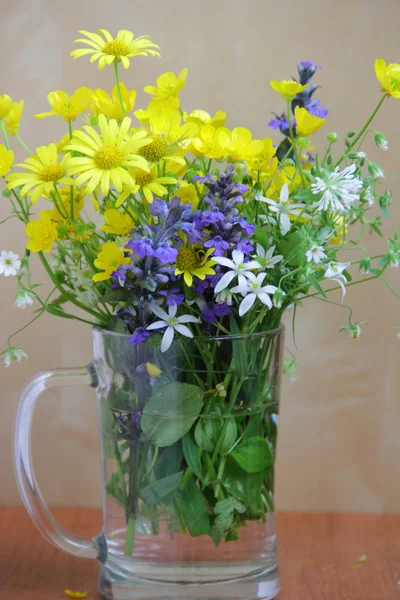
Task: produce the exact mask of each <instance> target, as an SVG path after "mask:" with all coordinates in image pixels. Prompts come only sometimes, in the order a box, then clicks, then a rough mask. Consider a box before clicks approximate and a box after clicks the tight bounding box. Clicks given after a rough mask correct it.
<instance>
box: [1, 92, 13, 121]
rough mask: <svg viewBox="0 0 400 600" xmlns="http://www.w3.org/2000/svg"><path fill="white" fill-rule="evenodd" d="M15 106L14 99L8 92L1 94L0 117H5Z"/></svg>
mask: <svg viewBox="0 0 400 600" xmlns="http://www.w3.org/2000/svg"><path fill="white" fill-rule="evenodd" d="M12 106H13V101H12V98H10V96H8V95H7V94H1V95H0V119H4V117H6V116H7V115H8V113H9V112H10V110H11V109H12Z"/></svg>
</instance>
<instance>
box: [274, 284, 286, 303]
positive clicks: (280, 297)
mask: <svg viewBox="0 0 400 600" xmlns="http://www.w3.org/2000/svg"><path fill="white" fill-rule="evenodd" d="M283 296H285V292H283V291H282V290H281V289H280V288H278V289H277V290H276V292H275V294H274V306H275V307H276V308H281V306H282V302H283Z"/></svg>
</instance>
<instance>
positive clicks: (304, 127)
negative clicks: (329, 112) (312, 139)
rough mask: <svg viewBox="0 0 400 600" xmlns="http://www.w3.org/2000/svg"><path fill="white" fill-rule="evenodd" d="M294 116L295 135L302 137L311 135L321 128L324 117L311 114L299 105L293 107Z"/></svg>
mask: <svg viewBox="0 0 400 600" xmlns="http://www.w3.org/2000/svg"><path fill="white" fill-rule="evenodd" d="M294 116H295V119H296V135H300V136H304V137H308V136H309V135H312V134H313V133H315V132H316V131H318V129H321V127H322V126H323V124H324V123H325V119H321V118H320V117H316V116H314V115H312V114H311V113H309V112H308V110H307V109H305V108H300V106H296V108H295V109H294Z"/></svg>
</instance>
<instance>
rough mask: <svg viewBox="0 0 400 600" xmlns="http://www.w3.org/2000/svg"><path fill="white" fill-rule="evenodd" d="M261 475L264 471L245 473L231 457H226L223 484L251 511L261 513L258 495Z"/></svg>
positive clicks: (262, 509)
mask: <svg viewBox="0 0 400 600" xmlns="http://www.w3.org/2000/svg"><path fill="white" fill-rule="evenodd" d="M263 477H264V473H263V472H262V471H260V472H259V473H246V471H243V469H241V468H240V467H239V465H238V464H237V463H236V462H235V461H234V460H233V459H232V460H229V459H228V461H227V463H226V467H225V477H224V479H223V486H224V488H225V489H226V490H227V491H228V492H229V493H230V494H231V496H234V498H236V499H237V500H240V502H243V504H245V505H246V506H248V507H250V508H251V510H252V511H254V512H255V513H257V514H263V513H264V508H263V505H262V501H261V497H260V495H261V492H260V490H261V486H262V483H263Z"/></svg>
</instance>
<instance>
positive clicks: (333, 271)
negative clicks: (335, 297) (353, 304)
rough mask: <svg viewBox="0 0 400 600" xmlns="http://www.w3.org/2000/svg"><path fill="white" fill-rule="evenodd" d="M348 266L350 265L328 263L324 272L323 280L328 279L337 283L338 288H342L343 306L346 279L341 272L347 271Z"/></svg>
mask: <svg viewBox="0 0 400 600" xmlns="http://www.w3.org/2000/svg"><path fill="white" fill-rule="evenodd" d="M349 266H350V263H334V262H330V263H329V264H328V265H327V268H326V271H325V278H326V279H330V280H331V281H336V283H338V284H339V285H340V287H341V288H342V304H343V300H344V297H345V296H346V287H345V283H347V279H346V276H345V275H343V271H345V270H346V269H348V267H349Z"/></svg>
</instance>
